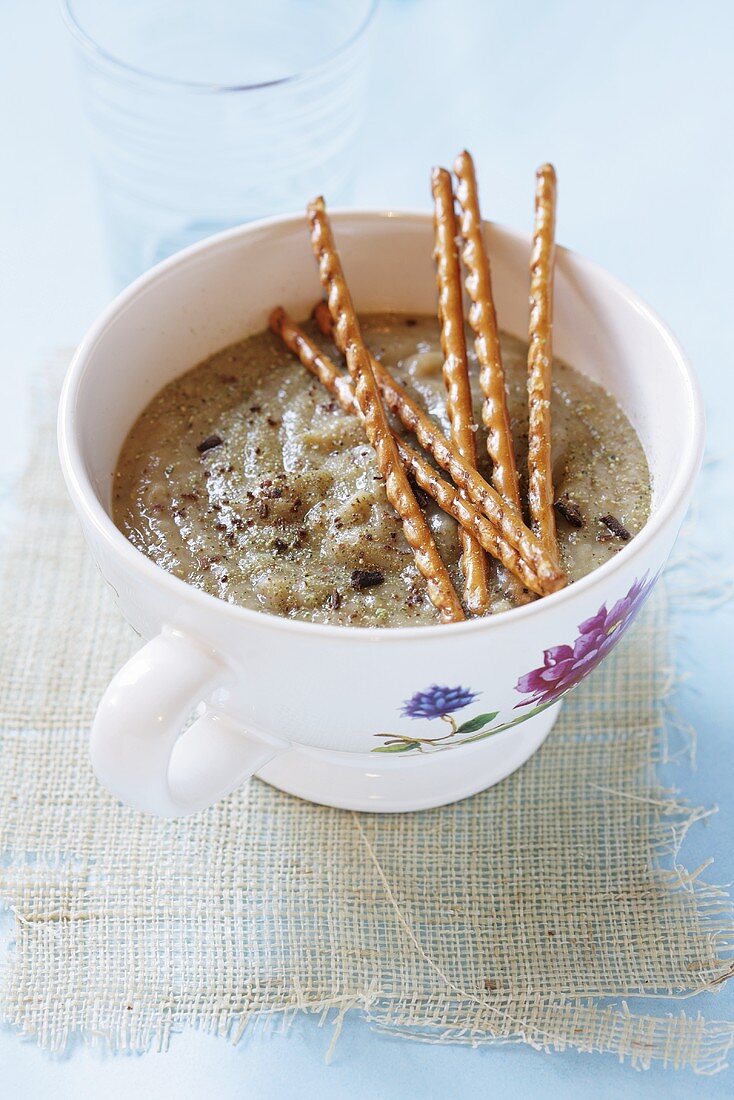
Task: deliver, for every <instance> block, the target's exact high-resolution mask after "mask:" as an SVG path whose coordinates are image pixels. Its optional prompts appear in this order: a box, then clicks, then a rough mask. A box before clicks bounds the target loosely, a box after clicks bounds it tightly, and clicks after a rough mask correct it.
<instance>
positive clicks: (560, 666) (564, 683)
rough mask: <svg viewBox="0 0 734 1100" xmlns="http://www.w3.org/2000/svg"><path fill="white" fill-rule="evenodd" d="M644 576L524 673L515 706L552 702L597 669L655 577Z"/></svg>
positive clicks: (624, 628)
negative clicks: (521, 698)
mask: <svg viewBox="0 0 734 1100" xmlns="http://www.w3.org/2000/svg"><path fill="white" fill-rule="evenodd" d="M647 577H648V575H647V573H645V574H644V576H643V577H641V578H640V579H639V580H638V579H635V582H634V584H633V585H632V587H631V588H630V590H629V592H628V593H627V595H626V596H623V597H622V599H621V600H617V602H616V603H615V604H614V606H613V607H612V609H611V611H607V605H606V604H605V603H603V604H602V605H601V607H600V608H599V610H598V611H597V613H596V615H592V616H591V618H590V619H585V620H584V621H583V622H582V623H579V626H578V634H577V636H576V638H575V639H574V642H573V644H572V645H556V646H551V648H550V649H546V650H545V651H544V653H543V664H542V665H541V666H540V667H539V668H534V669H533V670H532V671H531V672H526V673H525V675H524V676H521V677H520V679H519V680H518V681H517V684H516V685H515V691H519V692H520V693H521V694H522V695H528V696H529V698H528V699H523V700H522V701H521V702H519V703H516V704H515V708H516V709H517V707H526V706H528V705H529V704H531V703H532V704H535V705H537V704H538V703H545V704H547V703H554V702H555V701H556V699H560V698H561V696H562V695H565V694H566V692H567V691H570V689H571V688H573V687H576V685H577V684H579V683H580V682H581V681H582V680H583V678H584V677H585V676H586V675H588V673H589V672H591V670H592V669H594V668H596V666H597V665H598V664H599V662H600V661H601V660H602V659H603V658H604V657H606V655H607V653H609V651H610V650H611V649H612V648H613V647H614V646H615V645H616V644H617V642H618V641H619V639H620V638H621V637H622V635H623V634H624V632H625V630H627V628H628V627H629V626H630V624H631V623H632V621H633V619H634V618H635V615H636V614H637V612H638V611H639V610H640V608H641V607H642V605H643V603H644V602H645V600H646V599H647V597H648V595H649V594H650V591H651V589H652V586H653V584H654V582H655V579H656V578H653V580H651V581H648V579H647Z"/></svg>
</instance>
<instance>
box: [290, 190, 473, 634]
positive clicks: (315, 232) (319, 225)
mask: <svg viewBox="0 0 734 1100" xmlns="http://www.w3.org/2000/svg"><path fill="white" fill-rule="evenodd" d="M308 218H309V223H310V226H311V244H312V246H313V251H314V255H315V256H316V260H317V262H318V265H319V275H320V277H321V284H322V286H323V288H324V290H325V291H326V294H327V297H328V301H329V309H330V311H331V315H332V319H333V321H334V327H335V330H336V331H337V332H338V333H339V334H340V337H339V338H340V340H341V341H342V343H343V345H344V347H345V349H346V352H345V354H346V360H347V366H348V368H349V373H350V374H351V376H352V379H353V381H354V395H355V397H356V400H357V404H358V405H359V407H360V409H361V410H362V413H363V415H364V423H365V428H366V430H367V437H368V439H369V441H370V443H371V444H372V447H373V448H374V451H375V457H376V459H377V468H378V469H379V471H380V473H381V475H382V476H383V477H384V479H385V492H386V493H387V499H388V500H389V501H390V503H391V504H392V506H393V508H394V509H395V511H396V512H397V513H398V515H399V516H400V519H401V520H402V523H403V531H404V533H405V538H406V539H407V542H408V545H409V546H410V547H411V549H412V551H413V555H414V557H415V563H416V565H417V567H418V569H419V570H420V572H421V573H422V574H423V576H424V577H425V579H426V584H427V586H428V595H429V597H430V600H431V603H432V604H433V605H434V607H435V608H436V609H437V610H438V613H439V615H440V617H441V621H442V622H444V623H454V622H460V621H461V620H463V619H464V612H463V609H462V606H461V603H460V601H459V597H458V596H457V594H456V591H455V589H454V586H453V584H452V582H451V577H450V576H449V573H448V570H447V568H446V566H445V565H444V563H443V561H442V559H441V555H440V554H439V552H438V547H437V546H436V543H435V542H434V539H433V535H432V534H431V529H430V527H429V526H428V523H427V521H426V518H425V516H424V515H423V512H422V511H421V509H420V507H419V505H418V501H417V500H416V499H415V494H414V493H413V490H412V488H411V486H410V482H409V481H408V475H407V473H406V472H405V469H404V467H403V464H402V462H401V461H400V455H399V454H398V449H397V446H396V443H395V438H394V436H393V434H392V432H391V430H390V425H389V424H388V422H387V416H386V414H385V410H384V409H383V407H382V400H381V399H380V392H379V390H378V388H377V383H376V381H375V376H374V373H373V370H372V363H371V362H370V357H369V354H368V352H367V348H366V347H365V344H364V340H363V339H362V333H361V331H360V327H359V321H358V320H357V314H356V311H355V309H354V304H353V303H352V296H351V294H350V293H349V288H348V287H347V284H346V282H345V280H344V272H343V271H342V265H341V260H340V259H339V254H338V252H337V250H336V246H335V244H334V237H333V234H332V232H331V225H330V223H329V218H328V216H327V213H326V206H325V204H324V200H323V199H322V198H321V197H320V196H319V198H317V199H314V201H313V202H311V203H309V206H308Z"/></svg>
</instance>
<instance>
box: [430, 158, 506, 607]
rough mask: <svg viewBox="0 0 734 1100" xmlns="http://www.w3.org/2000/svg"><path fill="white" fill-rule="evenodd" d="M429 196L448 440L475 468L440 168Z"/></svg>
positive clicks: (482, 565)
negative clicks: (449, 439) (431, 200)
mask: <svg viewBox="0 0 734 1100" xmlns="http://www.w3.org/2000/svg"><path fill="white" fill-rule="evenodd" d="M431 188H432V191H433V206H434V227H435V235H436V237H435V247H434V253H433V254H434V258H435V260H436V281H437V283H438V320H439V324H440V325H441V347H442V349H443V380H444V384H445V386H446V412H447V413H448V417H449V421H450V423H451V439H452V440H453V442H454V443H455V444H456V447H457V450H458V451H459V454H460V455H461V456H462V458H465V459H466V461H467V462H468V463H470V464H471V465H472V466H474V467H476V465H477V440H476V435H475V432H476V427H477V426H476V424H475V423H474V410H473V408H472V396H471V387H470V385H469V368H468V364H467V359H466V341H465V339H464V308H463V303H462V300H461V271H460V269H459V254H458V252H457V249H456V216H455V214H454V192H453V188H452V186H451V176H450V174H449V173H448V172H447V171H446V169H445V168H434V169H433V173H432V175H431ZM460 536H461V549H462V554H461V571H462V573H463V574H464V602H465V604H466V606H467V607H468V608H469V610H470V611H472V612H473V613H474V614H475V615H487V614H489V612H490V611H491V608H492V597H491V595H490V591H489V573H488V569H487V558H486V555H485V553H484V551H483V550H482V547H481V546H480V545H479V543H478V542H477V540H476V539H475V538H473V537H472V535H470V534H469V533H468V532H467V531H464V530H462V531H461V532H460Z"/></svg>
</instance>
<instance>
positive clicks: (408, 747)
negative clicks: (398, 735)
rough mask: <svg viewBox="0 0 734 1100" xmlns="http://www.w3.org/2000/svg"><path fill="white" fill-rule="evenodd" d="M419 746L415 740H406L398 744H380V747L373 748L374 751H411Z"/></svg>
mask: <svg viewBox="0 0 734 1100" xmlns="http://www.w3.org/2000/svg"><path fill="white" fill-rule="evenodd" d="M417 747H418V746H417V745H416V744H415V742H413V741H411V742H408V743H407V744H406V742H405V741H399V742H398V743H397V745H380V747H379V749H373V750H372V752H410V751H411V750H412V749H415V748H417Z"/></svg>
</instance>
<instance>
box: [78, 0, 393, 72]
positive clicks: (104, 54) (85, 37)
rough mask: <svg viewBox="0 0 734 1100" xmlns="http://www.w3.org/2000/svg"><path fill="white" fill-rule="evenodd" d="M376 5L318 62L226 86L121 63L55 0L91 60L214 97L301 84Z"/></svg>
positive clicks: (340, 49)
mask: <svg viewBox="0 0 734 1100" xmlns="http://www.w3.org/2000/svg"><path fill="white" fill-rule="evenodd" d="M378 3H379V0H367V4H366V11H365V14H364V17H363V18H362V20H361V22H360V23H359V24H358V26H357V27H356V28H355V29H354V30H353V31H352V33H351V34H350V35H349V37H348V38H345V39H344V41H343V42H341V43H340V44H339V45H338V46H337V48H336V49H334V50H332V51H331V53H329V54H326V56H325V57H322V58H320V59H319V60H318V61H317V62H316V63H315V64H313V65H307V66H306V67H305V68H303V69H300V70H299V71H298V72H295V73H289V74H288V75H287V76H279V77H276V78H275V79H273V80H259V81H254V82H253V83H251V84H248V83H244V84H229V83H219V82H217V81H211V80H179V79H177V78H176V77H171V76H163V75H162V74H161V73H156V72H151V71H150V70H149V69H141V68H139V67H138V66H136V65H131V64H129V62H127V61H123V60H122V58H120V57H117V56H116V55H115V54H113V53H110V52H109V50H106V49H103V47H102V46H100V44H99V43H98V42H97V41H96V40H95V39H94V38H93V37H92V36H91V35H90V34H89V33H88V32H87V31H86V30H85V29H84V27H83V26H82V24H81V23H80V22H79V19H78V18H77V16H76V14H75V12H74V10H73V8H74V0H59V6H60V8H61V15H62V18H63V20H64V23H65V24H66V27H67V29H68V31H69V33H70V34H71V36H72V38H74V39H75V40H76V42H77V44H78V45H79V46H80V47H81V48H82V49H83V50H84V51H85V52H86V53H87V54H89V55H90V56H91V57H93V58H94V59H95V60H97V61H99V62H103V63H104V64H106V65H109V66H111V67H112V68H114V69H117V70H118V72H120V73H121V74H122V75H123V76H125V77H127V78H128V79H132V78H136V79H142V80H146V81H149V82H150V83H152V84H159V85H162V86H165V87H169V88H181V89H183V90H188V91H192V92H210V93H214V94H217V93H220V92H253V91H256V90H258V89H262V88H277V87H279V86H281V85H283V84H292V83H294V82H295V81H297V80H302V79H303V78H304V77H307V76H311V75H312V74H313V73H317V72H319V71H320V70H321V69H324V68H326V67H327V66H328V65H330V64H331V63H332V62H333V61H335V60H336V59H337V58H338V57H339V56H340V55H341V54H343V53H346V51H347V50H348V49H349V48H350V46H352V45H353V44H354V43H355V42H356V41H357V40H358V39H360V38H361V37H362V35H363V34H364V33H365V31H366V30H367V28H368V27H369V25H370V23H371V22H372V19H373V17H374V14H375V12H376V10H377V5H378Z"/></svg>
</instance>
